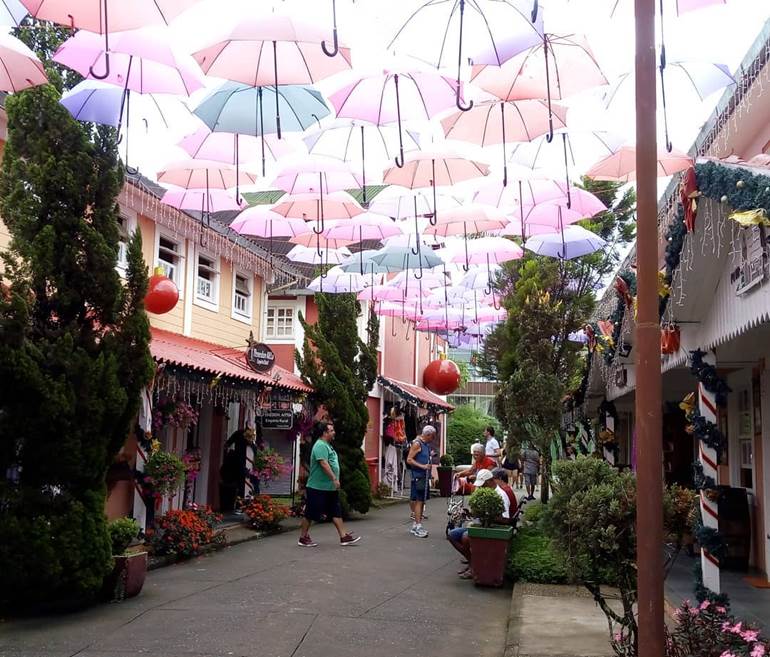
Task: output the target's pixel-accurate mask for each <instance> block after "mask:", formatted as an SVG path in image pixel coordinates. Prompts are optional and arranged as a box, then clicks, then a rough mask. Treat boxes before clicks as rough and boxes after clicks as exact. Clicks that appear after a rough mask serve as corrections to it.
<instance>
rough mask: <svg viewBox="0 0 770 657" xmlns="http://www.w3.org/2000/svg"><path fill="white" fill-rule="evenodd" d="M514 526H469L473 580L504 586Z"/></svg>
mask: <svg viewBox="0 0 770 657" xmlns="http://www.w3.org/2000/svg"><path fill="white" fill-rule="evenodd" d="M512 537H513V527H499V526H498V527H474V526H471V527H469V528H468V538H470V541H471V569H472V570H473V581H474V582H475V583H476V584H477V585H479V586H502V585H503V580H504V579H505V565H506V562H507V560H508V547H509V546H510V544H511V538H512Z"/></svg>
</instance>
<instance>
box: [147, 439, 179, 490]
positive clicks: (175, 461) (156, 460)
mask: <svg viewBox="0 0 770 657" xmlns="http://www.w3.org/2000/svg"><path fill="white" fill-rule="evenodd" d="M186 472H187V466H185V463H184V461H182V459H180V458H179V457H178V456H177V455H176V454H172V453H170V452H164V451H161V450H158V451H157V452H154V453H153V454H152V455H151V456H150V458H149V459H148V460H147V463H146V465H145V466H144V475H145V476H144V482H145V484H146V485H147V486H148V487H149V488H150V490H151V491H152V494H153V495H154V496H155V497H157V498H160V497H167V496H173V495H174V494H175V493H176V492H177V490H178V489H179V487H180V486H181V485H182V482H183V481H184V477H185V474H186Z"/></svg>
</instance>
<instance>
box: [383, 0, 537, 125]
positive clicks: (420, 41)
mask: <svg viewBox="0 0 770 657" xmlns="http://www.w3.org/2000/svg"><path fill="white" fill-rule="evenodd" d="M466 12H467V16H466ZM542 34H543V18H542V15H539V14H538V12H537V1H536V0H535V2H534V5H533V2H532V0H428V2H424V3H423V4H422V5H421V6H420V7H419V8H418V9H416V10H415V11H414V13H413V14H412V15H411V16H410V17H409V19H408V20H407V22H406V23H405V24H404V25H403V26H402V27H401V28H400V29H399V30H398V32H396V34H395V36H394V37H393V39H392V40H391V42H390V44H389V45H388V47H387V49H388V50H389V51H392V50H397V51H403V52H404V53H406V54H409V55H412V56H414V57H417V58H418V59H422V60H423V61H426V62H428V63H430V64H431V65H433V66H435V67H436V68H439V69H443V68H446V67H447V66H448V65H449V64H450V63H452V61H451V60H454V61H456V62H457V87H456V89H457V92H456V93H457V97H456V105H457V109H458V110H468V109H470V108H471V107H473V102H471V103H469V104H468V105H467V106H466V105H463V102H462V99H461V98H460V77H461V72H462V65H463V63H464V62H465V60H466V58H469V59H471V60H472V61H474V62H476V63H479V64H494V65H496V66H499V65H500V64H502V63H503V62H505V61H507V60H508V59H510V58H511V57H513V56H514V55H517V54H518V53H520V52H522V51H524V50H526V49H527V48H529V47H531V46H534V45H535V44H537V43H538V42H539V41H540V40H541V39H542ZM464 39H465V42H464ZM455 43H457V50H456V51H455V50H454V48H453V47H452V46H454V44H455ZM450 44H451V46H450ZM448 46H449V47H448ZM463 47H465V54H464V53H463ZM455 52H456V53H457V58H456V59H454V56H455Z"/></svg>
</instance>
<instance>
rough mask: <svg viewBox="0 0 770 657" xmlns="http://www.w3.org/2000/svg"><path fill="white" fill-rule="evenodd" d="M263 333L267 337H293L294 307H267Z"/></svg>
mask: <svg viewBox="0 0 770 657" xmlns="http://www.w3.org/2000/svg"><path fill="white" fill-rule="evenodd" d="M265 335H266V336H267V337H268V338H284V339H286V338H293V337H294V308H290V307H287V306H274V307H272V308H268V309H267V322H266V325H265Z"/></svg>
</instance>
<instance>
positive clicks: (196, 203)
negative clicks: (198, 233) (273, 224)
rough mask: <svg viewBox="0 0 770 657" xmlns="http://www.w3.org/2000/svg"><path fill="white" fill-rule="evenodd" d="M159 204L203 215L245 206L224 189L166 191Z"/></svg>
mask: <svg viewBox="0 0 770 657" xmlns="http://www.w3.org/2000/svg"><path fill="white" fill-rule="evenodd" d="M160 202H161V203H165V204H166V205H170V206H171V207H172V208H178V209H180V210H197V211H199V212H201V213H204V212H205V211H206V209H207V208H208V210H209V211H210V212H225V211H227V210H231V211H232V210H242V209H243V208H245V207H246V206H247V203H246V201H245V200H244V199H243V198H242V197H237V198H236V197H235V196H233V195H232V194H230V193H229V192H227V191H226V190H224V189H210V190H208V192H207V191H206V190H205V189H183V188H180V189H168V190H166V191H165V193H164V194H163V196H162V197H161V199H160ZM281 218H282V219H283V217H281ZM284 221H285V220H284ZM236 232H237V231H236Z"/></svg>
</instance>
